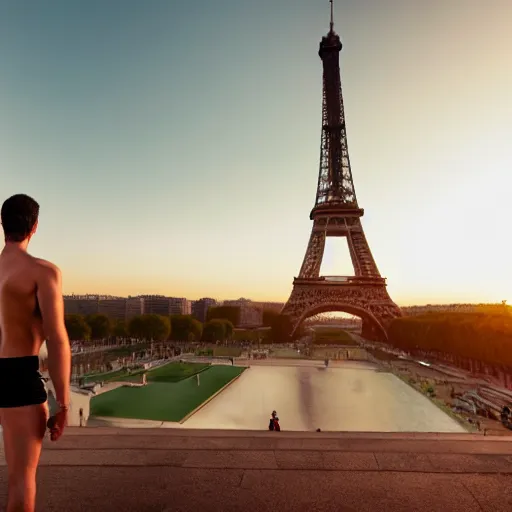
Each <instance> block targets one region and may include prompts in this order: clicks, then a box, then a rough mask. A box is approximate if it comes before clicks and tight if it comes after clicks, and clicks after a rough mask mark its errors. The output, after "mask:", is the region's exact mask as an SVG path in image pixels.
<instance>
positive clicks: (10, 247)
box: [0, 194, 71, 512]
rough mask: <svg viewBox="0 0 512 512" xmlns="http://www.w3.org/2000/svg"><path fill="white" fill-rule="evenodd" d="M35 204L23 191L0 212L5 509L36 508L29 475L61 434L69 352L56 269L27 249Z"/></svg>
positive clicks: (66, 404)
mask: <svg viewBox="0 0 512 512" xmlns="http://www.w3.org/2000/svg"><path fill="white" fill-rule="evenodd" d="M38 219H39V205H38V203H37V202H36V201H35V200H34V199H32V198H31V197H29V196H27V195H25V194H17V195H14V196H12V197H10V198H9V199H7V200H6V201H5V202H4V203H3V205H2V209H1V221H2V227H3V230H4V236H5V246H4V248H3V250H2V252H1V254H0V421H1V424H2V430H3V439H4V450H5V458H6V462H7V473H8V497H7V512H15V511H20V510H23V511H24V512H32V511H34V510H35V498H36V471H37V466H38V463H39V457H40V454H41V447H42V442H43V438H44V435H45V432H46V428H47V421H48V427H49V428H50V435H51V439H52V441H56V440H57V439H59V438H60V436H61V435H62V433H63V431H64V428H65V426H66V422H67V414H68V409H69V400H70V375H71V349H70V345H69V339H68V335H67V332H66V327H65V325H64V302H63V298H62V290H61V288H62V285H61V273H60V270H59V269H58V268H57V267H56V266H55V265H53V264H52V263H50V262H48V261H45V260H42V259H39V258H34V257H33V256H30V255H29V254H28V252H27V247H28V244H29V242H30V240H31V239H32V237H33V236H34V234H35V232H36V230H37V226H38ZM45 339H46V340H47V347H48V371H49V374H50V378H51V380H52V383H53V386H54V389H55V395H56V400H57V402H58V406H59V409H58V411H57V412H56V413H55V415H54V416H52V418H51V421H49V420H48V404H47V398H48V396H47V392H46V388H45V386H44V382H43V379H42V375H41V373H40V372H39V357H38V355H39V352H40V350H41V346H42V344H43V342H44V340H45Z"/></svg>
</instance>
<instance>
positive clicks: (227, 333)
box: [219, 318, 235, 340]
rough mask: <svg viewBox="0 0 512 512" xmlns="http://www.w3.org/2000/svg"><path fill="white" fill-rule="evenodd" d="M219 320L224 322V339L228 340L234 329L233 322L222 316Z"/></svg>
mask: <svg viewBox="0 0 512 512" xmlns="http://www.w3.org/2000/svg"><path fill="white" fill-rule="evenodd" d="M219 321H220V322H222V323H223V324H224V339H226V340H230V339H231V338H232V337H233V331H234V330H235V328H234V327H233V324H232V323H231V322H230V321H229V320H226V319H224V318H220V319H219Z"/></svg>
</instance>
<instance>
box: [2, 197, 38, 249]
mask: <svg viewBox="0 0 512 512" xmlns="http://www.w3.org/2000/svg"><path fill="white" fill-rule="evenodd" d="M1 216H2V227H3V228H4V235H5V241H6V242H23V240H25V239H26V238H27V237H28V236H29V235H30V233H32V230H33V229H34V226H35V225H36V222H37V219H38V218H39V204H38V203H37V201H35V200H34V199H32V198H31V197H30V196H27V195H25V194H16V195H14V196H11V197H9V199H6V200H5V201H4V204H3V205H2V213H1Z"/></svg>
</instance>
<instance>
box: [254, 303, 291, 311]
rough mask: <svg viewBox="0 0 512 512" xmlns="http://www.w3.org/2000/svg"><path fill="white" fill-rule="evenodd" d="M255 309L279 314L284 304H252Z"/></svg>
mask: <svg viewBox="0 0 512 512" xmlns="http://www.w3.org/2000/svg"><path fill="white" fill-rule="evenodd" d="M253 305H254V307H255V308H258V309H261V310H262V311H275V312H276V313H281V311H282V309H283V308H284V302H261V301H260V302H257V301H255V302H253Z"/></svg>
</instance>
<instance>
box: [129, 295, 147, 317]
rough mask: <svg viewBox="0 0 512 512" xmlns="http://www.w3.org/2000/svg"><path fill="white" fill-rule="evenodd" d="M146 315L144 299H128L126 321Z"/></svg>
mask: <svg viewBox="0 0 512 512" xmlns="http://www.w3.org/2000/svg"><path fill="white" fill-rule="evenodd" d="M143 314H144V299H143V298H142V297H128V298H127V299H126V320H129V319H130V318H133V317H134V316H138V315H143Z"/></svg>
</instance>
